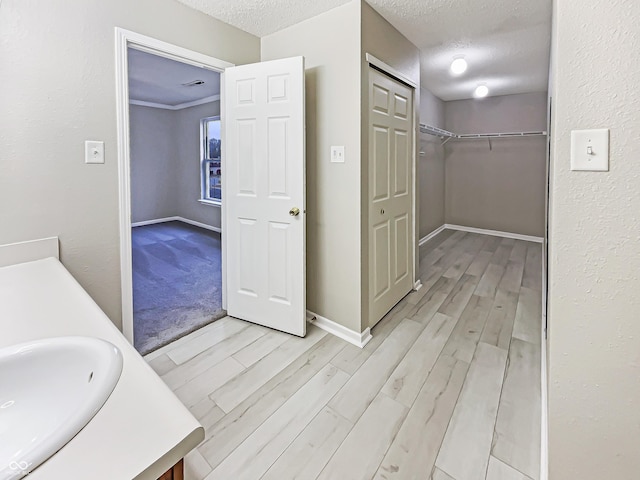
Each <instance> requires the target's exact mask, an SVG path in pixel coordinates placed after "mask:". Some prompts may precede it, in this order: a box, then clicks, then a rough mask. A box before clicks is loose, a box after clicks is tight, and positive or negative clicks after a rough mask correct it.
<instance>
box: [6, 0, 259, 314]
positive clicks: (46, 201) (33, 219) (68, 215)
mask: <svg viewBox="0 0 640 480" xmlns="http://www.w3.org/2000/svg"><path fill="white" fill-rule="evenodd" d="M151 13H152V14H151ZM116 26H119V27H122V28H126V29H128V30H132V31H135V32H138V33H141V34H144V35H148V36H151V37H154V38H157V39H160V40H163V41H166V42H169V43H172V44H175V45H179V46H182V47H185V48H189V49H192V50H195V51H198V52H201V53H204V54H207V55H211V56H213V57H217V58H220V59H222V60H226V61H228V62H231V63H235V64H242V63H250V62H254V61H258V60H259V59H260V42H259V40H258V39H257V38H256V37H254V36H252V35H249V34H247V33H245V32H242V31H240V30H238V29H236V28H233V27H231V26H229V25H226V24H223V23H222V22H219V21H217V20H214V19H213V18H211V17H209V16H207V15H205V14H203V13H199V12H196V11H195V10H193V9H190V8H188V7H186V6H184V5H182V4H180V3H178V2H176V1H175V0H137V1H135V2H131V1H129V0H110V1H108V2H105V1H99V0H49V1H46V2H43V1H40V0H3V1H2V3H1V4H0V59H2V61H0V85H2V88H1V89H0V111H2V115H0V225H1V227H0V244H4V243H11V242H19V241H24V240H30V239H34V238H42V237H49V236H53V235H58V236H59V237H60V244H61V245H60V246H61V259H62V262H63V263H64V265H65V266H66V267H67V268H68V269H69V271H70V272H71V273H72V274H73V276H74V277H75V278H76V279H78V280H79V282H80V283H81V284H82V286H83V287H84V288H85V289H86V290H87V291H88V292H89V294H90V295H91V296H92V297H93V298H94V299H95V300H96V302H97V303H98V305H100V307H101V308H102V309H103V310H104V311H105V312H106V313H107V315H108V316H109V318H111V320H112V321H113V322H114V323H115V324H116V325H117V326H121V300H120V257H119V248H120V247H119V227H118V162H117V156H116V152H117V142H116V98H115V91H116V88H115V42H114V27H116ZM85 140H103V141H104V142H105V156H106V163H105V164H104V165H85V164H84V141H85Z"/></svg>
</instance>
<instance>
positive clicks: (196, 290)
mask: <svg viewBox="0 0 640 480" xmlns="http://www.w3.org/2000/svg"><path fill="white" fill-rule="evenodd" d="M131 237H132V246H133V249H132V250H133V251H132V253H133V331H134V345H135V347H136V349H137V350H138V352H140V353H141V354H142V355H145V354H147V353H149V352H152V351H153V350H156V349H158V348H160V347H162V346H164V345H167V344H168V343H170V342H172V341H174V340H176V339H178V338H180V337H182V336H183V335H186V334H188V333H191V332H192V331H194V330H196V329H198V328H200V327H203V326H204V325H207V324H208V323H211V322H213V321H214V320H217V319H218V318H221V317H223V316H224V314H225V312H224V310H222V268H221V253H220V234H219V233H216V232H212V231H209V230H205V229H202V228H199V227H194V226H192V225H188V224H186V223H183V222H166V223H158V224H155V225H147V226H143V227H135V228H133V229H132V234H131Z"/></svg>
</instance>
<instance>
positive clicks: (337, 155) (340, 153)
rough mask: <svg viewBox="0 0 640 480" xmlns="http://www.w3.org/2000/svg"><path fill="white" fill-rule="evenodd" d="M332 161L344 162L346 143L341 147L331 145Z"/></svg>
mask: <svg viewBox="0 0 640 480" xmlns="http://www.w3.org/2000/svg"><path fill="white" fill-rule="evenodd" d="M331 162H332V163H344V145H343V146H340V147H331Z"/></svg>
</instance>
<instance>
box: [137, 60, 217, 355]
mask: <svg viewBox="0 0 640 480" xmlns="http://www.w3.org/2000/svg"><path fill="white" fill-rule="evenodd" d="M196 80H197V82H196ZM219 92H220V78H219V74H218V73H217V72H212V71H203V70H202V69H199V68H197V67H193V66H190V65H186V64H182V63H179V62H176V61H173V60H169V59H165V58H161V57H157V56H155V55H151V54H148V53H144V52H140V51H136V50H132V49H130V52H129V115H130V142H131V222H132V227H133V228H132V266H133V276H132V280H133V327H134V344H135V347H136V349H137V350H138V351H139V352H140V353H141V354H147V353H149V352H151V351H153V350H155V349H157V348H160V347H162V346H163V345H166V344H167V343H170V342H171V341H173V340H176V339H178V338H180V337H181V336H183V335H186V334H188V333H190V332H192V331H194V330H196V329H197V328H200V327H202V326H204V325H206V324H208V323H210V322H212V321H214V320H216V319H218V318H220V317H222V316H224V313H225V312H224V310H222V272H221V260H220V259H221V251H220V244H221V239H220V186H219V184H218V183H216V179H217V178H219V172H220V154H219V148H218V149H217V150H215V151H214V149H209V148H208V146H209V140H213V138H211V139H210V138H209V136H210V131H209V129H208V128H207V127H208V126H209V124H210V123H212V122H214V120H212V119H217V120H216V121H217V123H218V124H219V114H220V101H219ZM218 131H219V129H218ZM217 142H218V145H219V134H218V139H217ZM216 152H218V153H217V157H216V158H215V159H214V158H213V157H214V156H216ZM216 174H217V175H216Z"/></svg>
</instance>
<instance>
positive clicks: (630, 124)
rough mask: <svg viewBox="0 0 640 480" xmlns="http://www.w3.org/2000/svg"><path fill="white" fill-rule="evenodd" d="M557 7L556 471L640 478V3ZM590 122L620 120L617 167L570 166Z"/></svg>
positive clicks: (552, 280) (552, 261)
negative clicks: (574, 143)
mask: <svg viewBox="0 0 640 480" xmlns="http://www.w3.org/2000/svg"><path fill="white" fill-rule="evenodd" d="M555 9H556V11H555V27H554V31H553V51H554V55H553V72H554V77H553V79H552V92H553V108H554V113H553V117H552V161H551V196H550V209H551V210H550V234H549V254H550V258H549V455H550V458H549V460H550V479H551V480H563V479H580V480H600V479H603V478H610V479H619V480H623V479H624V480H632V479H637V478H639V477H640V473H639V472H640V455H638V451H639V450H640V408H639V399H640V381H639V379H640V294H639V292H640V162H639V159H640V141H639V140H638V139H640V113H639V112H640V90H639V89H638V86H639V85H640V29H639V28H638V18H640V2H638V1H637V0H593V1H590V2H589V3H588V7H587V6H586V4H585V2H583V1H581V0H563V1H558V2H555ZM585 26H589V28H585ZM591 26H594V27H595V26H597V28H598V29H599V31H600V32H602V33H601V34H595V35H594V31H593V29H592V28H590V27H591ZM591 128H609V129H610V170H609V171H608V172H572V171H571V170H570V150H571V140H570V138H571V130H574V129H591Z"/></svg>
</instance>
